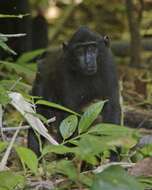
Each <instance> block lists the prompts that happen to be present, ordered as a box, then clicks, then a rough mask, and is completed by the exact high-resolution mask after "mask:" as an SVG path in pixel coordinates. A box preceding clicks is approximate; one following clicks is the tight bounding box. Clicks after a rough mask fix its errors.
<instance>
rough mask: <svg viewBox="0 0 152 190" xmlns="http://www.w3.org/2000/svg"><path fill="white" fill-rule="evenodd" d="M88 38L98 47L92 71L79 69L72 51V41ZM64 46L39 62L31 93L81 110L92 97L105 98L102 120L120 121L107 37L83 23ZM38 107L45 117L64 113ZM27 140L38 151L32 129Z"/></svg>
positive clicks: (115, 83)
mask: <svg viewBox="0 0 152 190" xmlns="http://www.w3.org/2000/svg"><path fill="white" fill-rule="evenodd" d="M89 41H95V42H96V43H97V48H98V55H97V72H96V73H95V74H93V75H86V74H84V73H83V72H80V71H79V68H78V67H77V62H76V59H75V57H74V53H75V52H73V46H74V45H76V44H78V43H84V42H89ZM63 49H64V50H63V51H61V52H60V55H59V54H58V53H57V56H56V58H54V59H55V60H50V58H49V55H48V56H47V58H46V59H45V60H44V61H42V63H40V64H39V68H38V73H37V76H36V80H35V83H34V85H33V95H36V96H41V97H43V98H44V99H45V100H49V101H53V102H56V103H59V104H61V105H63V106H66V107H68V108H71V109H72V110H74V111H77V112H81V109H80V108H82V107H84V106H85V105H87V104H88V103H89V102H91V101H93V100H95V99H103V100H105V99H108V100H109V101H108V102H107V103H106V105H105V107H104V110H103V113H102V117H103V122H109V123H115V124H120V105H119V90H118V79H117V73H116V69H115V64H114V61H113V56H112V53H111V50H110V48H109V40H108V38H104V37H102V36H101V35H98V34H96V33H94V32H92V31H90V30H89V29H88V28H86V27H80V29H78V31H76V33H75V34H74V35H73V37H72V38H71V40H70V41H69V43H68V45H66V47H64V48H63ZM54 63H55V64H56V65H55V67H54V65H53V64H54ZM52 67H53V69H52ZM37 110H38V112H39V113H41V114H42V115H44V116H45V117H47V118H50V117H51V116H54V115H57V121H61V120H62V119H63V118H64V117H65V115H64V113H63V112H61V111H58V112H56V110H54V109H50V108H48V107H47V108H46V107H42V106H38V108H37ZM56 113H57V114H56ZM51 130H53V127H52V128H51ZM28 143H29V147H30V148H32V149H33V150H34V151H35V152H36V153H37V154H39V150H38V144H37V141H36V139H35V135H34V133H33V131H32V130H29V137H28Z"/></svg>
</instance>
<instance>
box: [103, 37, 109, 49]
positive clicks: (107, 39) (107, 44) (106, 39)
mask: <svg viewBox="0 0 152 190" xmlns="http://www.w3.org/2000/svg"><path fill="white" fill-rule="evenodd" d="M103 40H104V43H105V45H106V46H107V47H110V38H109V36H104V37H103Z"/></svg>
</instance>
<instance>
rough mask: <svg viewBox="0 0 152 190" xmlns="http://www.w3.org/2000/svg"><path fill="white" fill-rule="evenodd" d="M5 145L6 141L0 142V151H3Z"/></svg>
mask: <svg viewBox="0 0 152 190" xmlns="http://www.w3.org/2000/svg"><path fill="white" fill-rule="evenodd" d="M7 145H8V143H7V142H0V152H3V151H4V150H5V149H6V147H7Z"/></svg>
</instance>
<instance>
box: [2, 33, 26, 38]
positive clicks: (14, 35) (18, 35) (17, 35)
mask: <svg viewBox="0 0 152 190" xmlns="http://www.w3.org/2000/svg"><path fill="white" fill-rule="evenodd" d="M22 36H26V34H25V33H21V34H0V37H6V38H12V37H17V38H18V37H22Z"/></svg>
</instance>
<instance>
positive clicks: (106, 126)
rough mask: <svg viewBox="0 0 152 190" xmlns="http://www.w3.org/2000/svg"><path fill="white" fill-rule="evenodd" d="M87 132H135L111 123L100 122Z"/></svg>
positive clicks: (123, 134) (110, 133)
mask: <svg viewBox="0 0 152 190" xmlns="http://www.w3.org/2000/svg"><path fill="white" fill-rule="evenodd" d="M88 132H89V133H94V134H98V135H99V134H100V135H109V136H127V135H132V134H135V132H136V130H133V129H131V128H128V127H125V126H120V125H115V124H111V123H100V124H97V125H95V126H93V127H92V128H90V129H89V131H88ZM136 134H137V133H136Z"/></svg>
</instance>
